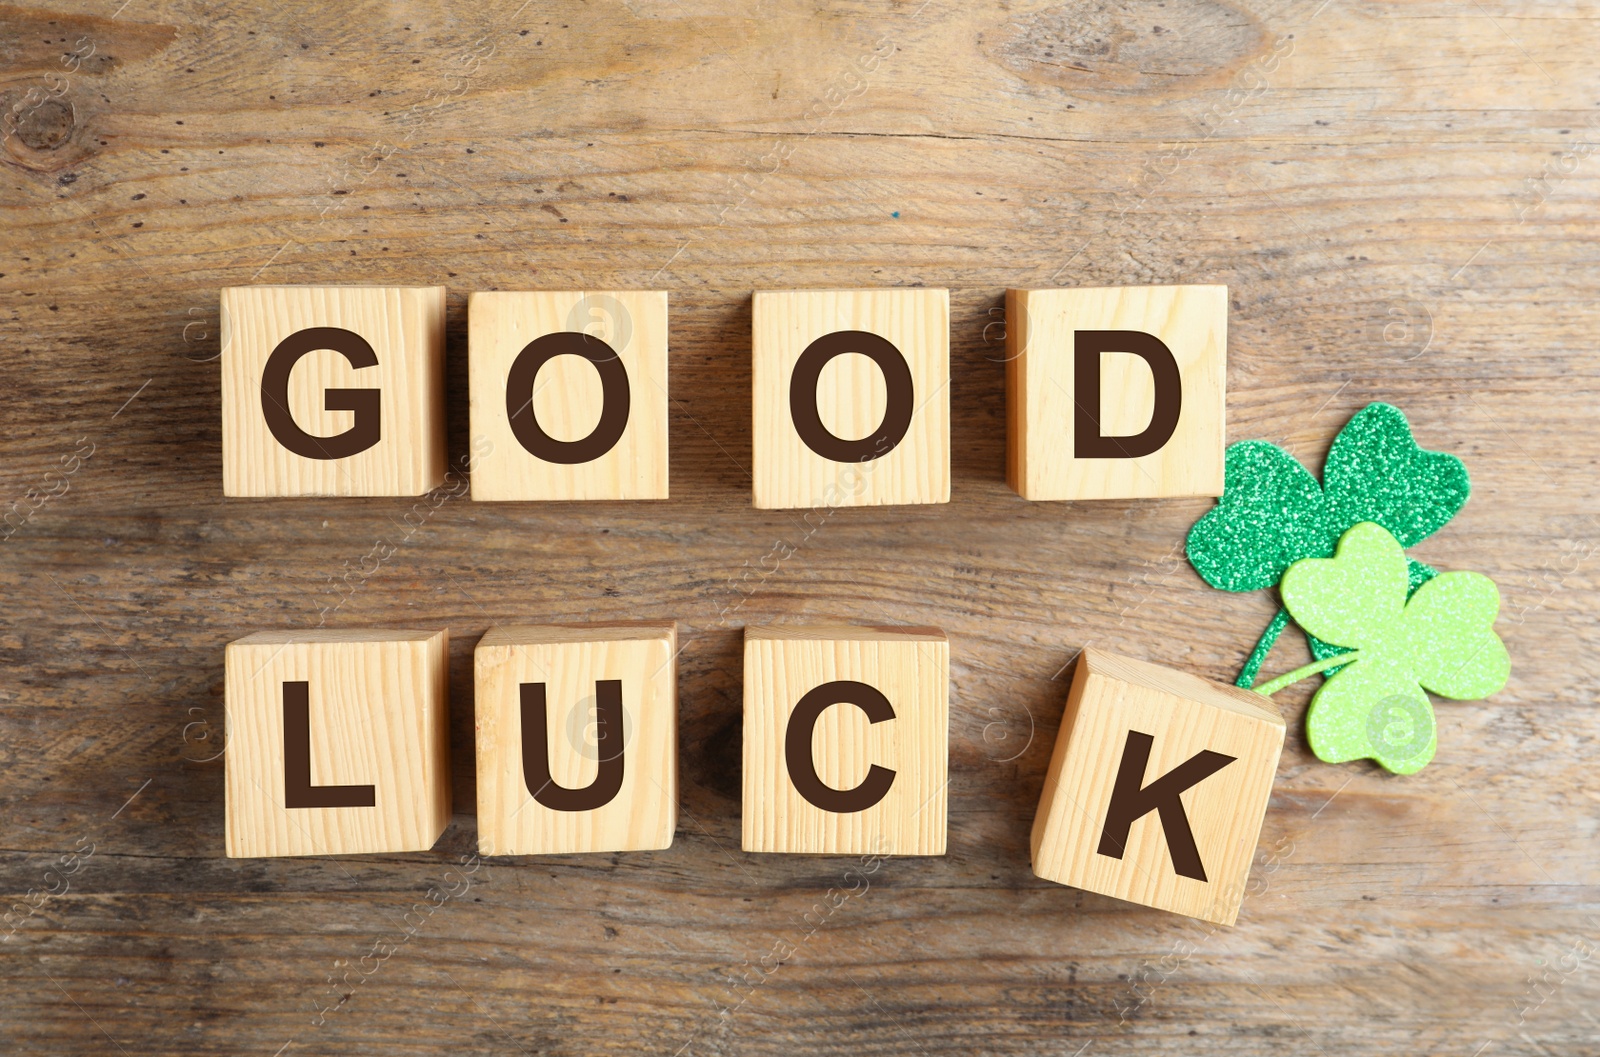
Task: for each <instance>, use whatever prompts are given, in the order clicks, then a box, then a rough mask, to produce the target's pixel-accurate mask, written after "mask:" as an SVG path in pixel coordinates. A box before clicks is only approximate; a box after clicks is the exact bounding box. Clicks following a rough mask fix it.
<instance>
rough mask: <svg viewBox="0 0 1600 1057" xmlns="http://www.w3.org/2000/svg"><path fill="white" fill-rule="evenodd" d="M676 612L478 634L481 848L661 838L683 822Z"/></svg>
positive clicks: (534, 850) (502, 851) (551, 848)
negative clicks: (661, 619)
mask: <svg viewBox="0 0 1600 1057" xmlns="http://www.w3.org/2000/svg"><path fill="white" fill-rule="evenodd" d="M677 654H678V631H677V625H676V624H673V623H670V622H668V623H596V624H557V625H545V626H540V627H502V628H491V629H489V633H488V634H486V635H485V636H484V637H483V639H482V641H481V642H479V643H478V649H477V652H476V655H475V658H476V659H475V661H474V664H475V667H476V671H477V676H476V685H477V729H478V850H479V851H480V852H482V853H483V854H485V855H541V854H555V853H560V852H606V851H642V850H648V849H655V848H666V847H670V846H671V844H672V834H673V831H674V830H675V829H676V828H677V824H678V665H677Z"/></svg>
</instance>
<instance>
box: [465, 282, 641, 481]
mask: <svg viewBox="0 0 1600 1057" xmlns="http://www.w3.org/2000/svg"><path fill="white" fill-rule="evenodd" d="M467 317H468V329H467V335H468V337H467V344H468V364H467V373H468V388H469V390H470V403H471V408H472V410H471V414H470V416H469V419H470V425H471V430H472V438H473V442H474V449H475V450H478V451H479V452H480V454H479V456H478V458H477V459H476V460H474V462H473V464H472V498H473V499H474V500H494V499H521V500H527V499H591V500H594V499H665V498H667V495H668V491H669V490H668V485H667V478H668V463H669V460H668V448H669V445H668V440H667V424H668V421H669V419H670V415H669V407H668V400H669V399H670V395H671V391H670V390H669V389H668V383H667V325H668V324H667V295H666V293H665V292H664V291H660V290H655V291H647V290H617V291H587V292H585V291H563V292H556V291H538V292H513V291H498V292H490V291H473V292H472V293H471V294H470V295H469V296H468V299H467ZM569 331H571V332H578V333H585V334H589V335H591V336H593V337H596V338H599V339H600V340H601V341H603V342H605V343H606V344H607V346H609V348H610V351H611V353H614V354H615V359H617V360H618V361H620V363H621V366H622V369H623V371H624V372H625V373H626V378H627V401H628V403H627V414H626V416H625V417H623V419H622V421H623V422H624V423H625V425H624V426H623V427H622V429H621V431H620V435H615V439H614V440H613V441H612V443H611V445H610V447H609V448H608V449H607V450H606V451H605V452H604V454H601V455H600V456H598V457H597V458H591V459H588V460H586V461H583V462H578V463H559V462H551V461H548V460H546V459H541V458H539V457H537V456H536V455H535V454H533V453H531V452H529V451H528V450H527V448H525V447H524V446H523V445H522V444H521V443H519V441H518V438H517V436H516V434H515V432H514V431H513V429H512V427H511V421H510V418H509V416H508V414H507V406H508V405H507V399H508V398H507V385H508V380H507V376H508V373H509V372H510V370H511V368H512V365H513V364H514V363H515V362H516V360H517V358H518V357H519V356H520V355H521V354H522V352H523V350H524V349H525V348H526V347H527V345H528V344H529V343H530V342H531V341H533V340H534V339H536V338H540V337H543V336H544V335H546V334H554V333H561V332H569ZM599 354H600V355H602V356H605V355H609V354H608V353H606V352H605V351H601V352H600V353H599ZM604 384H605V383H604V382H603V380H602V377H601V375H600V373H599V370H598V368H597V366H596V365H595V364H593V363H590V362H589V361H588V360H587V359H585V358H584V357H582V356H576V355H560V356H556V357H555V358H554V359H551V360H549V361H548V362H546V363H545V364H544V366H543V367H541V368H540V369H539V371H538V372H537V373H536V375H535V376H534V380H533V385H532V389H531V391H530V392H528V393H526V394H524V393H517V394H515V397H514V398H515V399H517V400H519V401H520V400H522V399H527V400H528V401H529V402H530V403H531V405H532V408H531V409H532V412H533V417H534V421H535V422H537V423H538V426H539V428H540V429H541V430H542V431H543V432H544V433H546V434H547V435H548V436H549V437H550V438H551V439H553V440H555V441H556V442H558V443H561V444H575V443H582V442H583V441H584V440H586V439H587V438H590V437H597V438H599V437H602V436H603V437H605V438H606V439H609V438H610V437H611V436H613V435H612V434H600V432H599V431H600V430H602V429H603V428H605V423H604V411H603V407H604V404H605V400H606V395H605V389H604V388H603V386H604ZM618 392H621V387H620V386H619V387H618ZM613 399H617V398H616V397H613Z"/></svg>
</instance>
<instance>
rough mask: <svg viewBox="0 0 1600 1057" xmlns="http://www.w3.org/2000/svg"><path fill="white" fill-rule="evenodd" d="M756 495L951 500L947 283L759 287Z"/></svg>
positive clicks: (847, 502) (788, 502) (831, 502)
mask: <svg viewBox="0 0 1600 1057" xmlns="http://www.w3.org/2000/svg"><path fill="white" fill-rule="evenodd" d="M753 331H754V332H753V334H752V342H751V347H752V354H753V357H754V366H753V384H754V400H753V407H752V427H753V430H754V433H753V448H754V452H753V459H754V463H755V469H754V477H755V505H756V506H757V507H761V508H764V509H776V508H785V507H790V508H793V507H825V508H833V507H841V506H870V505H878V504H886V503H947V502H949V501H950V384H949V383H950V294H949V291H947V290H924V289H914V288H897V289H891V290H787V291H760V292H758V293H757V294H756V295H755V306H754V324H753Z"/></svg>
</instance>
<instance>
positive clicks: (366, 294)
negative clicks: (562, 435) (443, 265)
mask: <svg viewBox="0 0 1600 1057" xmlns="http://www.w3.org/2000/svg"><path fill="white" fill-rule="evenodd" d="M222 335H223V337H222V491H223V494H224V495H228V496H307V495H363V496H378V495H422V494H423V493H425V492H427V491H429V490H430V489H433V488H437V487H438V486H439V484H440V483H441V482H442V481H443V480H444V474H445V423H444V287H442V286H424V287H378V286H239V287H230V288H226V289H224V290H223V291H222Z"/></svg>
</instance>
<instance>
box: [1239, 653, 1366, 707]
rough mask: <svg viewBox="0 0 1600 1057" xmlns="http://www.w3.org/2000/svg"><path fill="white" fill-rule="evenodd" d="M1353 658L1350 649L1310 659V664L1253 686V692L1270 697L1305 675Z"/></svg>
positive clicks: (1350, 661)
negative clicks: (1330, 655)
mask: <svg viewBox="0 0 1600 1057" xmlns="http://www.w3.org/2000/svg"><path fill="white" fill-rule="evenodd" d="M1355 659H1356V651H1355V650H1351V651H1350V652H1349V653H1341V654H1339V655H1338V656H1336V657H1324V658H1322V660H1320V661H1312V662H1311V663H1310V664H1307V665H1304V666H1303V667H1300V668H1296V669H1295V670H1294V671H1292V672H1285V673H1284V674H1282V675H1280V676H1278V677H1277V678H1276V679H1273V680H1271V681H1269V682H1265V683H1262V684H1261V685H1260V686H1258V687H1255V692H1256V693H1258V694H1263V695H1265V696H1267V697H1271V696H1272V695H1273V694H1275V693H1277V692H1278V691H1279V690H1282V689H1283V688H1284V687H1286V686H1288V685H1290V684H1291V683H1298V682H1299V681H1300V680H1302V679H1304V678H1306V677H1307V676H1310V675H1316V674H1317V673H1318V672H1325V671H1327V670H1328V669H1329V668H1337V667H1339V666H1340V665H1341V664H1350V663H1352V662H1353V661H1355Z"/></svg>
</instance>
